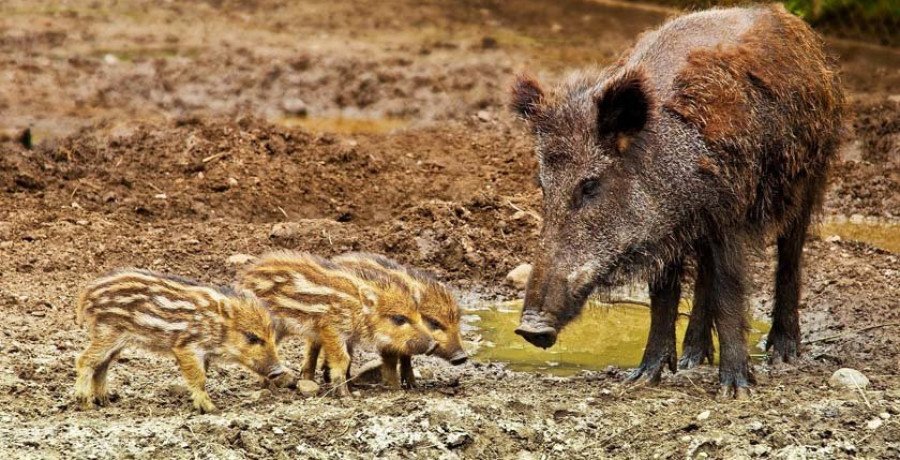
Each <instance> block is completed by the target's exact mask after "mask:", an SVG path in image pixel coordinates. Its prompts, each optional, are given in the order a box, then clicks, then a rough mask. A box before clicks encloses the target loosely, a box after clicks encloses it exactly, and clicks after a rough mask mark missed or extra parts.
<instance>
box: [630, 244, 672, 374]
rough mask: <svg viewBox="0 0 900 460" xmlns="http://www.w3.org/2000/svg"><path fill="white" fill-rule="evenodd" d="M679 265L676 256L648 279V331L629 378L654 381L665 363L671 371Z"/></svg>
mask: <svg viewBox="0 0 900 460" xmlns="http://www.w3.org/2000/svg"><path fill="white" fill-rule="evenodd" d="M682 267H683V264H682V262H681V261H680V260H678V261H676V262H673V263H671V264H669V265H668V266H666V267H665V268H664V269H663V271H662V273H660V274H659V276H657V278H656V279H654V280H652V281H651V282H650V335H649V337H648V338H647V347H646V349H645V350H644V357H643V359H641V365H640V367H638V368H637V369H635V371H634V372H633V373H632V374H631V375H630V376H629V377H628V380H629V381H631V382H635V381H638V380H641V381H646V382H647V383H650V384H653V385H655V384H657V383H659V381H660V378H661V377H662V371H663V369H664V368H665V367H668V368H669V370H670V371H672V372H673V373H674V372H675V360H676V352H675V320H676V319H677V317H678V302H679V300H680V299H681V273H682V271H683V270H682Z"/></svg>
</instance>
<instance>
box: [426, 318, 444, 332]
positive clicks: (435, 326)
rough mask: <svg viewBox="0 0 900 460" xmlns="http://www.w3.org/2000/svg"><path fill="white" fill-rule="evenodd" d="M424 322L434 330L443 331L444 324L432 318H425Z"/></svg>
mask: <svg viewBox="0 0 900 460" xmlns="http://www.w3.org/2000/svg"><path fill="white" fill-rule="evenodd" d="M425 322H427V323H428V328H429V329H432V330H435V331H443V330H444V325H443V324H441V323H439V322H437V320H435V319H434V318H425Z"/></svg>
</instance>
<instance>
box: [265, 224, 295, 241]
mask: <svg viewBox="0 0 900 460" xmlns="http://www.w3.org/2000/svg"><path fill="white" fill-rule="evenodd" d="M297 229H298V226H297V224H296V223H295V222H278V223H277V224H275V225H273V226H272V231H271V232H269V238H287V237H290V236H292V235H294V234H295V233H297Z"/></svg>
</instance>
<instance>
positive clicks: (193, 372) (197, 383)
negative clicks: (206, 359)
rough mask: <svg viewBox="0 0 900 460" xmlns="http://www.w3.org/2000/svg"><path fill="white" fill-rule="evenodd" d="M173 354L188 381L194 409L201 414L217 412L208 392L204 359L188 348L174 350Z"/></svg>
mask: <svg viewBox="0 0 900 460" xmlns="http://www.w3.org/2000/svg"><path fill="white" fill-rule="evenodd" d="M172 354H174V355H175V360H176V361H178V368H179V369H181V374H182V375H184V379H185V380H187V383H188V388H189V389H190V390H191V397H193V399H194V408H195V409H198V410H199V411H200V412H201V413H204V414H209V413H212V412H216V406H215V405H214V404H213V403H212V400H210V399H209V394H208V393H207V392H206V369H205V366H204V365H203V358H202V357H201V356H199V355H198V353H196V352H195V351H194V350H191V349H188V348H180V347H179V348H174V349H172Z"/></svg>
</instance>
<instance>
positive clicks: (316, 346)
mask: <svg viewBox="0 0 900 460" xmlns="http://www.w3.org/2000/svg"><path fill="white" fill-rule="evenodd" d="M303 349H304V353H303V366H302V367H301V368H300V379H301V380H313V379H315V377H316V364H317V363H318V362H319V351H320V350H321V349H322V344H321V343H319V342H317V341H315V340H312V339H306V340H304V347H303Z"/></svg>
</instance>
